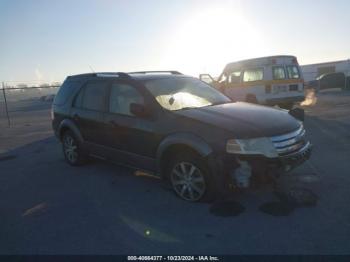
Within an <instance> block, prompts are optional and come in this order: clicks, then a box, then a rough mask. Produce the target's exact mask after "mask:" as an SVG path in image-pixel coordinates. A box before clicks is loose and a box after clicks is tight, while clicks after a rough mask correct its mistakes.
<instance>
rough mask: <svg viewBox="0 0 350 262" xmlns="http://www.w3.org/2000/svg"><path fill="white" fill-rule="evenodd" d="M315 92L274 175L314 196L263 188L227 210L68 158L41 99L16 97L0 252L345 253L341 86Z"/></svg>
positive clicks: (348, 144)
mask: <svg viewBox="0 0 350 262" xmlns="http://www.w3.org/2000/svg"><path fill="white" fill-rule="evenodd" d="M317 99H318V100H317V103H316V105H314V106H308V107H305V110H306V114H307V117H306V120H305V126H306V129H307V132H308V136H309V138H310V140H311V142H312V143H313V144H314V151H313V155H312V158H311V160H310V161H308V162H307V163H305V164H304V165H303V166H301V167H299V168H298V169H296V170H294V171H293V172H292V173H291V174H290V175H289V176H287V177H285V178H284V179H282V180H281V182H280V184H281V187H285V188H286V190H288V189H290V188H304V189H309V190H311V191H312V192H313V193H314V194H316V195H317V196H318V198H319V199H318V202H317V204H316V205H311V206H309V207H297V208H292V209H290V208H288V207H287V208H286V207H285V206H283V205H284V204H283V202H279V199H278V197H277V196H276V195H275V194H273V192H272V191H271V190H270V189H268V188H267V189H264V190H259V191H254V192H248V193H244V194H241V195H234V196H233V197H234V200H235V201H237V203H236V205H235V207H236V208H237V210H236V211H237V212H236V213H235V214H234V212H233V213H232V214H228V213H227V212H226V213H225V212H223V213H221V214H218V212H217V211H216V212H215V210H214V207H216V206H214V207H213V206H212V205H209V204H192V203H186V202H184V201H182V200H180V199H178V198H177V197H176V196H175V195H174V194H173V193H172V192H171V191H169V189H167V188H166V187H164V186H163V185H162V183H161V181H160V180H158V179H155V178H152V177H148V176H144V175H142V174H140V173H135V172H134V171H132V170H129V169H126V168H122V167H118V166H115V165H113V164H110V163H104V162H99V161H96V162H93V163H91V164H89V165H87V166H84V167H79V168H73V167H70V166H68V165H67V164H66V163H65V162H64V159H63V155H62V153H61V148H60V145H59V143H58V141H57V140H56V139H55V138H54V137H53V133H52V130H51V126H50V125H51V123H50V113H49V108H50V104H49V103H48V102H38V101H35V100H31V101H24V102H22V103H19V104H18V108H19V110H18V111H17V112H15V111H14V112H12V113H11V116H12V122H13V126H12V127H11V128H9V127H6V122H5V119H4V118H3V115H2V116H1V118H0V193H1V197H0V210H1V215H0V253H1V254H154V255H156V254H169V253H170V254H189V253H191V254H350V241H349V235H350V220H349V218H350V207H349V199H350V190H349V188H350V172H349V170H350V157H349V156H350V92H324V93H322V94H319V95H318V97H317ZM21 108H22V109H23V108H27V109H26V111H27V113H25V114H24V113H23V112H22V111H21V110H20V109H21ZM33 108H34V110H33ZM271 202H272V203H271ZM232 205H233V204H232ZM266 206H270V207H271V206H274V207H276V208H277V211H276V210H275V212H270V213H269V212H267V213H266V212H263V210H262V207H266ZM225 208H226V209H227V206H226V207H223V209H224V210H221V211H225ZM283 209H284V210H283ZM281 210H282V211H281ZM226 211H227V210H226ZM283 211H285V212H283ZM278 212H281V213H280V215H281V214H282V213H283V216H277V215H278ZM225 214H226V215H227V216H222V215H225Z"/></svg>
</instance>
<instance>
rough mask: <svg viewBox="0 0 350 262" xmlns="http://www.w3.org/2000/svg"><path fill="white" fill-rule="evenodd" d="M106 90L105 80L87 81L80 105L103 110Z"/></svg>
mask: <svg viewBox="0 0 350 262" xmlns="http://www.w3.org/2000/svg"><path fill="white" fill-rule="evenodd" d="M107 91H108V83H107V82H102V81H100V82H90V83H88V84H87V85H86V86H85V87H84V90H83V92H84V94H83V101H82V107H83V108H85V109H88V110H94V111H105V110H106V97H107ZM79 95H80V94H79ZM78 97H79V96H78ZM78 97H77V98H78Z"/></svg>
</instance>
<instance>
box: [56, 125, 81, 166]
mask: <svg viewBox="0 0 350 262" xmlns="http://www.w3.org/2000/svg"><path fill="white" fill-rule="evenodd" d="M61 142H62V150H63V155H64V158H65V159H66V161H67V162H68V164H70V165H71V166H80V165H83V164H85V163H86V160H87V156H86V153H84V152H83V150H82V149H81V145H80V143H79V141H78V139H77V138H76V136H75V135H74V134H73V132H71V131H69V130H68V131H65V132H64V133H63V135H62V139H61ZM69 147H71V148H69Z"/></svg>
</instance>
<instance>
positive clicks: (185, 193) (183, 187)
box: [171, 162, 206, 201]
mask: <svg viewBox="0 0 350 262" xmlns="http://www.w3.org/2000/svg"><path fill="white" fill-rule="evenodd" d="M171 183H172V186H173V188H174V190H175V192H176V193H177V194H178V195H179V196H180V197H181V198H183V199H185V200H187V201H198V200H199V199H201V198H202V196H203V195H204V193H205V190H206V185H205V179H204V176H203V173H202V172H201V170H200V169H199V168H197V167H196V166H195V165H193V164H192V163H188V162H180V163H177V164H176V165H175V166H174V167H173V169H172V171H171Z"/></svg>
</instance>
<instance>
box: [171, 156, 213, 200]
mask: <svg viewBox="0 0 350 262" xmlns="http://www.w3.org/2000/svg"><path fill="white" fill-rule="evenodd" d="M182 165H184V166H185V169H186V170H187V171H188V173H191V170H192V167H195V168H196V169H195V170H194V171H193V172H192V174H191V175H190V176H191V178H188V179H189V180H187V182H186V183H188V184H186V185H185V184H184V183H183V182H181V178H180V176H178V175H177V174H176V172H175V171H177V172H179V171H181V170H182ZM191 165H192V166H191ZM180 173H181V172H180ZM182 173H184V172H182ZM188 175H189V174H188ZM166 176H167V180H168V182H169V184H170V185H171V187H172V189H173V191H174V192H175V194H176V195H177V196H178V197H180V198H181V199H183V200H186V201H190V202H211V201H213V200H215V197H216V196H217V190H215V189H216V187H215V186H216V185H217V183H215V182H216V181H214V178H213V176H212V175H211V173H210V170H209V168H208V167H207V165H206V163H205V161H203V159H202V158H201V157H200V156H199V155H198V154H196V153H192V152H179V154H178V155H175V156H173V157H172V158H171V160H170V161H169V164H168V165H167V168H166ZM200 177H201V178H202V181H203V183H201V182H200V180H201V179H200ZM182 180H184V179H182ZM185 180H186V179H185ZM178 183H180V184H178ZM185 186H186V187H187V188H186V189H184V187H185ZM190 188H191V189H190ZM203 188H204V191H203V192H202V191H201V192H199V191H197V190H198V189H200V190H201V189H203ZM182 190H184V194H181V193H180V192H181V191H182ZM191 192H192V194H193V196H194V197H191Z"/></svg>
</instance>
